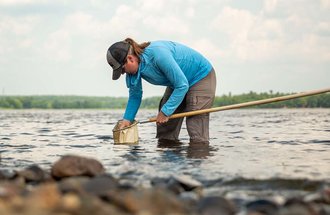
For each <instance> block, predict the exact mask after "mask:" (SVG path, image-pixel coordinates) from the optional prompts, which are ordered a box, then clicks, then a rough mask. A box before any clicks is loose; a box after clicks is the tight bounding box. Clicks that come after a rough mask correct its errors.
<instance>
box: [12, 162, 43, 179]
mask: <svg viewBox="0 0 330 215" xmlns="http://www.w3.org/2000/svg"><path fill="white" fill-rule="evenodd" d="M17 175H19V176H21V177H23V178H24V179H25V181H26V182H37V183H38V182H41V181H44V180H45V179H46V176H47V174H46V173H45V172H44V170H42V169H41V168H40V167H39V166H38V165H32V166H29V167H28V168H26V169H24V170H21V171H18V172H17Z"/></svg>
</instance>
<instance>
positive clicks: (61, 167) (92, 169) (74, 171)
mask: <svg viewBox="0 0 330 215" xmlns="http://www.w3.org/2000/svg"><path fill="white" fill-rule="evenodd" d="M104 171H105V169H104V167H103V165H102V164H101V163H100V162H99V161H97V160H95V159H93V158H86V157H81V156H76V155H66V156H63V157H62V158H61V159H60V160H58V161H57V162H55V163H54V165H53V166H52V169H51V174H52V176H53V177H54V178H64V177H70V176H96V175H99V174H102V173H104Z"/></svg>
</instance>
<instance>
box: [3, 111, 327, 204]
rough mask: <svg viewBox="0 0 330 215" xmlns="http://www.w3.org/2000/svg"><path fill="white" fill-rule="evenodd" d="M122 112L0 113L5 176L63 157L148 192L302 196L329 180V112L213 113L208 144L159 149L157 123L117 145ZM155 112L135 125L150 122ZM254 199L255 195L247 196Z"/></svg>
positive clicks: (183, 141)
mask: <svg viewBox="0 0 330 215" xmlns="http://www.w3.org/2000/svg"><path fill="white" fill-rule="evenodd" d="M122 114H123V111H120V110H116V111H114V110H0V153H1V163H0V168H2V169H22V168H24V167H26V166H28V165H31V164H38V165H40V166H41V167H43V168H46V169H49V168H50V165H51V164H52V163H53V162H54V161H56V160H58V159H59V158H60V157H61V156H62V155H65V154H77V155H81V156H89V157H94V158H96V159H98V160H99V161H100V162H102V164H103V165H104V166H105V167H106V169H107V172H109V173H111V174H113V175H115V176H117V177H120V178H122V179H125V180H127V181H128V182H131V183H134V184H135V185H142V186H150V180H151V179H152V178H155V177H169V176H171V175H173V174H186V175H190V176H192V177H193V178H195V179H196V180H199V181H201V182H202V183H203V184H204V186H205V188H206V189H205V190H206V192H208V193H210V194H215V193H222V194H223V193H227V195H234V196H240V197H242V195H243V197H244V195H250V196H251V195H252V196H253V195H254V196H258V195H269V194H274V195H275V194H276V195H277V194H278V193H276V191H281V192H282V191H283V190H284V191H290V192H287V194H288V193H290V194H292V193H295V192H306V191H309V190H313V189H317V188H318V187H319V186H321V185H323V184H324V183H328V182H329V180H330V151H329V150H330V126H329V125H330V109H244V110H230V111H224V112H216V113H212V114H211V121H210V134H211V140H210V145H209V146H207V147H205V146H204V147H201V146H191V145H189V137H188V135H187V131H186V127H185V125H183V129H182V132H181V136H180V137H181V144H176V145H172V144H159V143H158V141H157V139H156V138H155V135H156V133H155V131H156V128H155V124H154V123H147V124H141V125H139V127H138V128H139V137H140V141H139V144H138V145H114V144H113V138H112V128H113V127H114V125H115V123H116V122H117V120H118V119H120V118H121V116H122ZM155 114H156V111H155V110H143V111H140V112H139V114H138V116H137V118H138V119H140V120H145V119H147V118H149V117H153V116H154V115H155ZM251 193H253V194H251Z"/></svg>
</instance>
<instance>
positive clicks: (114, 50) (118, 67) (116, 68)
mask: <svg viewBox="0 0 330 215" xmlns="http://www.w3.org/2000/svg"><path fill="white" fill-rule="evenodd" d="M129 47H130V44H129V43H127V42H125V41H120V42H116V43H114V44H112V45H111V46H110V47H109V48H108V51H107V61H108V63H109V65H110V66H111V67H112V69H113V72H112V80H117V79H118V78H119V77H120V75H121V73H122V71H123V65H124V64H125V60H126V57H127V54H128V51H129Z"/></svg>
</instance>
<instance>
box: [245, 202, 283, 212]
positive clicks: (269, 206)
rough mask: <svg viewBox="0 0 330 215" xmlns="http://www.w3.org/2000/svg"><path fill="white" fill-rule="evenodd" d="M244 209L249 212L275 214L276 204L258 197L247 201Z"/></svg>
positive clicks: (276, 210)
mask: <svg viewBox="0 0 330 215" xmlns="http://www.w3.org/2000/svg"><path fill="white" fill-rule="evenodd" d="M246 209H247V212H248V213H249V214H253V213H260V214H264V215H276V214H277V212H278V205H276V204H275V203H274V202H271V201H268V200H264V199H260V200H256V201H252V202H249V203H248V204H247V205H246Z"/></svg>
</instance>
